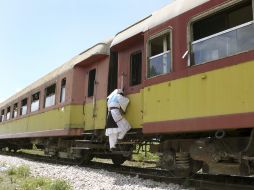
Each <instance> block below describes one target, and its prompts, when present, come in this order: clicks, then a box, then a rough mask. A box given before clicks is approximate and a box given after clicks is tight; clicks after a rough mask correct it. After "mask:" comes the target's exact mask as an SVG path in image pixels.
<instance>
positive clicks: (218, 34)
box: [192, 21, 254, 45]
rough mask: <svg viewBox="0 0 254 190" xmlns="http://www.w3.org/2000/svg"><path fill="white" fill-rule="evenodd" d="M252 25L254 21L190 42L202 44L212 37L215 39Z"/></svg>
mask: <svg viewBox="0 0 254 190" xmlns="http://www.w3.org/2000/svg"><path fill="white" fill-rule="evenodd" d="M253 23H254V21H250V22H246V23H244V24H241V25H238V26H236V27H233V28H230V29H227V30H224V31H222V32H218V33H216V34H213V35H210V36H207V37H205V38H202V39H199V40H196V41H194V42H192V45H194V44H197V43H199V42H203V41H205V40H208V39H211V38H214V37H217V36H220V35H222V34H225V33H228V32H231V31H234V30H237V29H239V28H243V27H245V26H249V25H251V24H253Z"/></svg>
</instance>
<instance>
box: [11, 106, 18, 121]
mask: <svg viewBox="0 0 254 190" xmlns="http://www.w3.org/2000/svg"><path fill="white" fill-rule="evenodd" d="M17 116H18V103H15V104H14V105H13V110H12V118H16V117H17Z"/></svg>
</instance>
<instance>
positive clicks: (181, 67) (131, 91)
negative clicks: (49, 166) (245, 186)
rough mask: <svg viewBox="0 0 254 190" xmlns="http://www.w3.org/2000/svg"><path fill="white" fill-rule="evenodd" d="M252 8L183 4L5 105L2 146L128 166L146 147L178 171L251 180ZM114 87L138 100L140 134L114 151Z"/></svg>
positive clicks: (134, 117) (241, 3)
mask: <svg viewBox="0 0 254 190" xmlns="http://www.w3.org/2000/svg"><path fill="white" fill-rule="evenodd" d="M253 12H254V2H253V0H188V1H184V0H174V1H173V2H172V3H171V4H169V5H167V6H165V7H163V8H162V9H161V10H158V11H156V12H154V13H152V14H151V15H149V16H148V17H146V18H144V19H143V20H141V21H139V22H137V23H135V24H133V25H131V26H129V27H128V28H126V29H124V30H123V31H120V32H119V33H118V34H116V35H115V36H114V37H113V38H112V39H109V40H106V41H105V42H102V43H99V44H97V45H95V46H94V47H91V48H90V49H88V50H86V51H85V52H83V53H81V54H80V55H78V56H76V57H74V58H73V59H72V60H71V61H70V62H67V63H66V64H64V65H63V66H62V67H60V68H58V69H56V70H55V71H53V72H52V73H50V74H49V75H47V76H45V77H44V78H42V79H40V80H38V81H37V82H35V83H34V84H32V85H31V86H29V87H28V88H26V89H24V90H23V91H21V92H20V93H18V94H16V95H14V96H13V97H11V98H10V99H8V100H6V101H5V102H3V103H2V104H1V105H0V111H1V120H0V121H1V123H0V133H1V135H0V139H1V142H0V145H1V147H2V148H4V147H6V146H7V147H9V148H10V149H14V150H16V149H19V148H29V147H31V146H32V144H36V145H37V146H39V147H41V148H43V149H44V150H45V153H47V154H49V155H52V156H58V157H65V158H73V159H78V160H80V161H82V162H84V161H85V162H86V161H89V160H91V159H92V158H93V157H94V156H96V157H103V158H112V160H113V162H114V163H115V164H121V163H123V162H124V161H125V160H126V159H129V158H130V156H131V154H132V151H133V148H134V147H135V145H137V144H142V143H144V142H145V143H150V144H151V150H152V151H154V152H155V151H156V152H158V153H159V155H160V165H161V167H162V168H165V169H167V170H170V171H173V172H174V173H175V174H176V175H189V174H190V173H192V172H197V171H198V170H200V169H201V168H202V169H203V172H209V173H214V174H218V173H220V174H230V175H231V174H234V175H250V174H251V173H253V170H254V162H253V160H254V140H253V138H254V130H253V127H254V101H253V95H254V90H253V89H254V82H253V71H254V51H253V50H254V21H253ZM115 88H124V90H125V93H126V95H127V96H128V98H129V99H130V105H129V107H128V111H127V113H126V117H127V119H128V121H129V122H130V123H131V125H132V131H131V132H130V133H128V134H127V136H126V138H125V139H124V142H120V143H119V144H118V149H117V150H116V151H113V152H111V151H109V148H108V142H107V138H106V137H105V135H104V131H105V120H106V116H107V109H106V97H107V95H108V94H109V93H110V92H112V91H113V90H114V89H115ZM154 141H156V142H157V143H155V144H154V143H153V142H154Z"/></svg>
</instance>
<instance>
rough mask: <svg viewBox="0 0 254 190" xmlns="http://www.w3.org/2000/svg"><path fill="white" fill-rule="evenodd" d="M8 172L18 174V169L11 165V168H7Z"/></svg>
mask: <svg viewBox="0 0 254 190" xmlns="http://www.w3.org/2000/svg"><path fill="white" fill-rule="evenodd" d="M6 173H7V174H8V175H10V176H11V175H16V174H17V170H16V169H15V168H14V167H11V168H10V169H8V170H6Z"/></svg>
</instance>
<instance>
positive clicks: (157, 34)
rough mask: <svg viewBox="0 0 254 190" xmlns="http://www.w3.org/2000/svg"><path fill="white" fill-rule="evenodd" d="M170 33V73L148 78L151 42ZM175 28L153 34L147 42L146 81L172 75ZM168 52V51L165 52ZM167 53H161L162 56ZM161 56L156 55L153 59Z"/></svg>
mask: <svg viewBox="0 0 254 190" xmlns="http://www.w3.org/2000/svg"><path fill="white" fill-rule="evenodd" d="M167 33H169V46H170V47H169V50H168V51H169V52H170V63H171V64H170V68H169V72H168V73H163V74H159V75H156V76H152V77H149V76H148V73H149V69H150V68H149V61H150V60H149V58H150V54H151V52H150V41H151V40H153V39H155V38H157V37H159V36H162V35H165V34H167ZM173 50H174V48H173V28H172V27H171V26H169V27H167V28H166V29H163V30H162V31H160V32H158V33H156V34H153V35H151V36H150V37H148V39H147V41H146V79H148V80H149V79H153V78H155V77H160V76H164V75H168V74H170V73H172V71H173V68H174V67H173ZM165 52H166V51H165ZM165 52H163V53H161V54H164V53H165ZM161 54H158V55H154V56H152V57H156V56H159V55H161Z"/></svg>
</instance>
